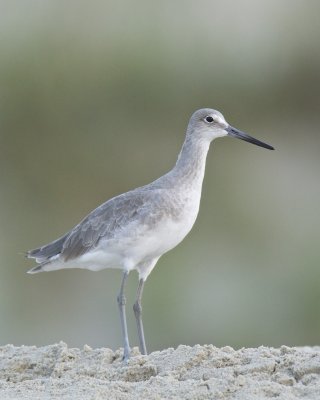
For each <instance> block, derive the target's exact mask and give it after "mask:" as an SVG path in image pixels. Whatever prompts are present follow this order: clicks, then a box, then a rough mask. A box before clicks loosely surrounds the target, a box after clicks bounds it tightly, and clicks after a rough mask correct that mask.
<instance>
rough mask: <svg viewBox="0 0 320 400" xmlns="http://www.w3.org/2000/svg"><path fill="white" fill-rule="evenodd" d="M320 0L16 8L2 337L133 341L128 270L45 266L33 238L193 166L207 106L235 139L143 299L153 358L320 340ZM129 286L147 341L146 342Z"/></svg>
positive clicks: (221, 147) (6, 130)
mask: <svg viewBox="0 0 320 400" xmlns="http://www.w3.org/2000/svg"><path fill="white" fill-rule="evenodd" d="M319 13H320V3H319V2H318V1H312V0H310V1H307V2H306V1H301V0H280V1H279V0H271V1H266V0H265V1H254V0H247V1H245V0H240V1H238V2H235V1H222V0H221V1H203V0H200V1H167V0H165V1H162V2H154V1H147V0H144V1H138V2H130V1H91V2H85V1H68V2H62V1H32V0H29V1H26V2H19V1H12V0H11V1H9V0H7V1H1V3H0V47H1V59H0V88H1V90H0V124H1V127H0V151H1V157H0V163H1V169H0V174H1V179H0V184H1V186H0V196H1V202H0V206H1V207H0V213H1V214H0V215H1V224H0V235H1V240H0V261H1V263H0V275H1V276H0V321H1V324H0V344H6V343H14V344H17V345H20V344H36V345H44V344H49V343H53V342H57V341H59V340H64V341H66V342H67V343H68V344H69V345H71V346H83V344H85V343H87V344H89V345H91V346H95V347H98V346H99V347H100V346H106V347H111V348H113V349H115V348H117V347H119V346H121V345H122V342H121V336H120V323H119V316H118V308H117V303H116V296H117V293H118V289H119V286H120V279H121V272H120V271H116V270H104V271H101V272H89V271H83V270H69V271H58V272H51V273H43V274H38V275H32V276H31V275H27V274H26V271H27V270H28V269H29V268H31V267H32V266H33V265H34V264H33V263H32V262H31V261H30V260H25V259H24V258H23V252H24V251H25V250H27V249H30V248H34V247H37V246H39V245H42V244H45V243H47V242H49V241H52V240H53V239H56V238H57V237H58V236H60V235H61V234H63V233H64V232H65V231H67V230H69V229H70V228H72V227H73V226H74V225H75V224H76V223H78V222H79V220H81V219H82V218H83V217H84V216H85V215H86V214H87V213H88V212H89V211H90V210H91V209H93V208H95V207H96V206H97V205H99V204H100V203H102V202H104V201H105V200H106V199H108V198H110V197H112V196H115V195H117V194H119V193H121V192H124V191H127V190H129V189H132V188H134V187H136V186H140V185H144V184H146V183H149V182H150V181H152V180H153V179H155V178H157V177H159V176H160V175H162V174H163V173H165V172H167V171H168V170H169V169H170V168H171V167H172V166H173V165H174V163H175V161H176V157H177V154H178V152H179V150H180V146H181V144H182V142H183V139H184V132H185V128H186V125H187V121H188V118H189V116H190V114H191V113H192V112H193V111H194V110H195V109H197V108H201V107H212V108H216V109H218V110H220V111H222V112H223V113H224V115H225V117H226V119H227V120H228V121H229V122H230V123H231V124H232V125H234V126H236V127H238V128H239V129H241V130H244V131H246V132H248V133H249V134H251V135H253V136H255V137H257V138H259V139H261V140H264V141H266V142H267V143H270V144H272V145H273V146H274V147H275V148H276V151H274V152H270V151H267V150H264V149H261V148H258V147H256V146H253V145H250V144H248V143H245V142H241V141H238V140H233V139H219V140H217V141H216V142H214V144H213V145H212V147H211V149H210V152H209V155H208V161H207V168H206V177H205V182H204V187H203V196H202V204H201V209H200V213H199V217H198V220H197V222H196V225H195V226H194V229H193V231H192V232H191V234H190V235H189V236H188V237H187V238H186V240H185V241H184V242H183V243H182V244H181V245H179V246H178V247H177V248H176V249H174V250H173V251H171V252H169V253H168V254H166V255H165V256H163V257H162V258H161V259H160V261H159V263H158V264H157V266H156V268H155V269H154V271H153V272H152V274H151V275H150V277H149V279H148V282H147V284H146V287H145V292H144V298H143V311H144V323H145V331H146V338H147V345H148V348H149V350H150V351H152V350H157V349H162V348H165V347H168V346H177V345H178V344H180V343H183V344H189V345H193V344H195V343H212V344H214V345H217V346H223V345H231V346H234V347H240V346H258V345H261V344H264V345H273V346H279V345H281V344H286V345H305V344H310V345H313V344H319V343H320V340H319V334H320V315H319V308H320V290H319V286H320V265H319V264H320V248H319V238H320V179H319V172H320V170H319V168H320V156H319V153H320V135H319V125H320V124H319V123H320V116H319V111H320V98H319V93H320V49H319V46H320V45H319V43H320V24H319ZM136 287H137V275H136V274H135V273H132V274H131V275H130V279H129V282H128V287H127V297H128V318H129V334H130V338H131V344H132V345H136V344H137V336H136V330H135V323H134V318H133V313H132V312H131V310H132V309H131V305H132V304H133V302H134V298H135V291H136Z"/></svg>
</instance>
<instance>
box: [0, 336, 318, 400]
mask: <svg viewBox="0 0 320 400" xmlns="http://www.w3.org/2000/svg"><path fill="white" fill-rule="evenodd" d="M133 353H134V355H135V356H134V357H132V359H131V360H130V361H129V363H128V365H124V363H123V362H122V361H121V352H120V350H118V351H116V352H113V351H112V350H110V349H105V348H102V349H92V348H91V347H89V346H84V348H83V349H82V350H80V349H75V348H68V346H67V345H66V344H65V343H63V342H61V343H59V344H54V345H50V346H45V347H39V348H38V347H34V346H22V347H15V346H12V345H7V346H3V347H0V399H1V400H6V399H30V400H31V399H32V400H35V399H108V400H109V399H110V400H111V399H246V400H251V399H259V400H260V399H270V398H278V399H308V400H311V399H317V400H318V399H320V347H303V348H289V347H285V346H283V347H281V348H280V349H274V348H269V347H259V348H257V349H250V348H249V349H245V348H243V349H240V350H233V349H232V348H231V347H223V348H216V347H213V346H211V345H209V346H200V345H197V346H194V347H188V346H179V347H178V348H177V349H167V350H163V351H161V352H154V353H152V354H150V355H149V356H141V355H138V351H137V349H134V352H133Z"/></svg>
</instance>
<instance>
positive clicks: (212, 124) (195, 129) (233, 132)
mask: <svg viewBox="0 0 320 400" xmlns="http://www.w3.org/2000/svg"><path fill="white" fill-rule="evenodd" d="M187 132H188V135H189V136H192V137H193V138H195V139H197V138H199V139H204V140H208V141H209V142H211V141H212V140H213V139H216V138H218V137H223V136H232V137H235V138H238V139H242V140H245V141H246V142H250V143H253V144H255V145H257V146H261V147H265V148H266V149H269V150H274V148H273V147H272V146H270V145H269V144H266V143H263V142H261V141H260V140H257V139H255V138H253V137H251V136H249V135H247V134H246V133H244V132H241V131H239V130H238V129H236V128H233V127H232V126H231V125H229V124H228V122H227V121H226V120H225V118H224V116H223V115H222V114H221V113H220V112H219V111H216V110H213V109H212V108H202V109H200V110H197V111H196V112H194V113H193V114H192V116H191V118H190V121H189V125H188V131H187Z"/></svg>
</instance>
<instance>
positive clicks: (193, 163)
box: [171, 135, 210, 190]
mask: <svg viewBox="0 0 320 400" xmlns="http://www.w3.org/2000/svg"><path fill="white" fill-rule="evenodd" d="M209 145H210V143H209V141H207V140H205V139H203V140H202V139H198V138H197V139H195V138H194V137H192V136H188V135H187V137H186V140H185V142H184V144H183V146H182V149H181V151H180V154H179V157H178V160H177V163H176V165H175V167H174V168H173V170H172V171H171V173H172V177H173V178H174V179H175V180H176V182H177V181H178V182H179V183H180V184H181V185H187V186H192V187H193V188H194V189H196V190H201V187H202V182H203V177H204V171H205V166H206V158H207V154H208V150H209Z"/></svg>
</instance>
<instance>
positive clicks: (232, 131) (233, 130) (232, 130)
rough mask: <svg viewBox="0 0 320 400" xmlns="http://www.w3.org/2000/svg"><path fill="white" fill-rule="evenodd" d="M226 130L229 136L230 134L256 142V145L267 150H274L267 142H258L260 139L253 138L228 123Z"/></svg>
mask: <svg viewBox="0 0 320 400" xmlns="http://www.w3.org/2000/svg"><path fill="white" fill-rule="evenodd" d="M226 131H227V132H228V135H229V136H232V137H235V138H238V139H241V140H245V141H246V142H249V143H253V144H256V145H257V146H260V147H264V148H266V149H269V150H274V148H273V147H272V146H270V145H269V144H267V143H263V142H260V140H258V139H255V138H253V137H251V136H249V135H247V134H246V133H244V132H241V131H239V130H238V129H236V128H233V127H232V126H230V125H229V126H228V128H226Z"/></svg>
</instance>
